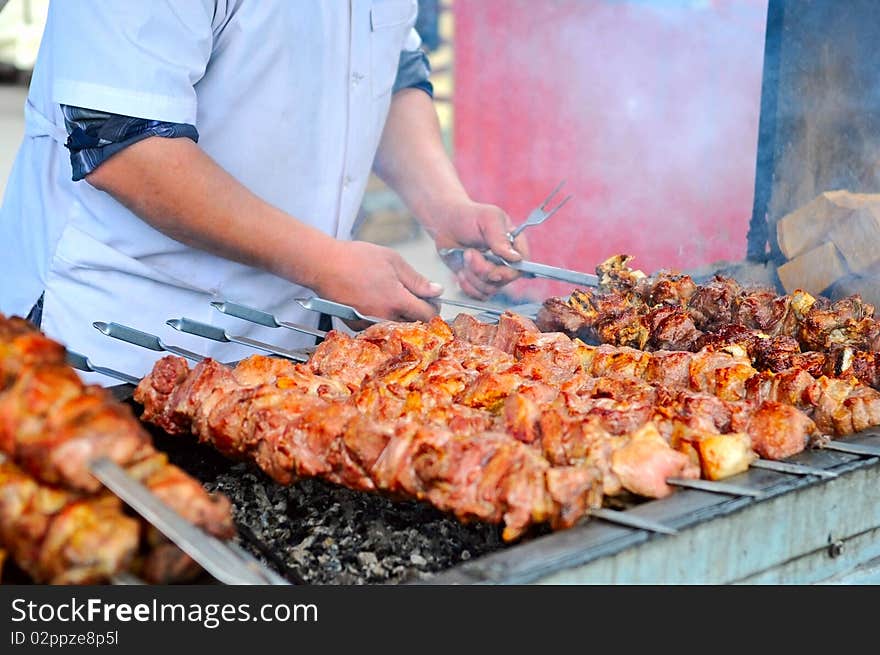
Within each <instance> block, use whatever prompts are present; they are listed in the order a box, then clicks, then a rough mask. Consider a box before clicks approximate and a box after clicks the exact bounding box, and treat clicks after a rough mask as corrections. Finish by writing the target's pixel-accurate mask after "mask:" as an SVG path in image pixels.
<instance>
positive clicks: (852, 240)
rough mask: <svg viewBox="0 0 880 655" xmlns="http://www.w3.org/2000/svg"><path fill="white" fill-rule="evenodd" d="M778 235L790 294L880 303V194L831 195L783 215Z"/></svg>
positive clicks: (782, 274) (781, 274)
mask: <svg viewBox="0 0 880 655" xmlns="http://www.w3.org/2000/svg"><path fill="white" fill-rule="evenodd" d="M776 237H777V240H778V242H779V248H780V250H781V251H782V254H783V255H785V257H786V259H788V261H787V262H786V263H785V264H783V265H782V266H780V267H779V269H778V270H777V273H778V274H779V279H780V281H781V282H782V286H783V287H785V290H786V292H788V293H791V292H792V291H794V290H795V289H804V290H806V291H808V292H810V293H812V294H824V295H829V296H831V297H842V296H846V295H850V294H854V293H858V294H861V296H862V298H864V299H865V300H866V301H868V302H870V303H872V304H875V305H880V194H868V193H851V192H849V191H826V192H825V193H823V194H821V195H819V196H818V197H817V198H815V199H814V200H813V201H811V202H810V203H808V204H806V205H804V206H803V207H801V208H799V209H797V210H795V211H793V212H791V213H790V214H788V215H786V216H784V217H782V218H781V219H780V220H779V222H778V223H777V224H776Z"/></svg>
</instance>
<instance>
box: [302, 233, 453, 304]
mask: <svg viewBox="0 0 880 655" xmlns="http://www.w3.org/2000/svg"><path fill="white" fill-rule="evenodd" d="M326 260H327V263H328V266H327V273H326V274H325V275H324V276H322V278H321V279H319V280H317V281H316V284H315V285H314V287H313V288H314V289H315V291H317V293H318V294H319V295H320V296H321V297H323V298H327V299H328V300H335V301H336V302H341V303H344V304H346V305H351V306H352V307H355V308H356V309H357V310H358V311H359V312H361V313H362V314H365V315H367V316H378V317H379V318H387V319H391V320H397V321H428V320H430V319H431V317H432V316H434V315H436V314H437V308H436V307H435V306H434V305H432V304H431V303H430V302H427V301H426V300H424V298H433V297H435V296H439V295H440V294H441V293H442V292H443V287H441V286H440V285H439V284H437V283H435V282H431V281H430V280H427V279H426V278H424V277H422V276H421V275H419V274H418V273H417V272H416V271H415V269H413V268H412V267H411V266H410V265H409V264H407V263H406V261H404V259H403V257H401V256H400V255H399V254H397V253H396V252H394V251H393V250H391V249H390V248H383V247H382V246H377V245H374V244H372V243H367V242H365V241H335V242H334V244H333V246H332V247H331V251H330V252H328V253H326Z"/></svg>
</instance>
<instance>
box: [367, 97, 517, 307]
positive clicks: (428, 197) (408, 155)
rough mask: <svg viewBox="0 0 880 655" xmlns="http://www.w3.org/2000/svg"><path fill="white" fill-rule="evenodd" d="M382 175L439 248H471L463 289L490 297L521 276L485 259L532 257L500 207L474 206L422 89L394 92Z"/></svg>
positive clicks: (380, 160)
mask: <svg viewBox="0 0 880 655" xmlns="http://www.w3.org/2000/svg"><path fill="white" fill-rule="evenodd" d="M375 169H376V172H377V174H378V175H379V176H380V177H381V178H382V179H383V180H385V182H387V183H388V185H389V186H391V187H392V188H393V189H394V190H395V191H397V192H398V193H399V194H400V196H401V198H402V199H403V201H404V202H405V203H406V204H407V206H408V207H409V208H410V209H411V210H412V212H413V213H414V214H415V215H416V217H417V218H418V219H419V221H420V222H421V223H422V225H423V226H424V227H425V229H426V230H427V231H428V233H429V234H430V235H431V236H432V237H433V238H434V240H435V241H436V243H437V247H438V248H454V247H465V248H468V249H469V250H468V251H467V252H466V254H465V267H464V268H463V269H461V270H460V271H458V272H457V279H458V282H459V284H460V285H461V287H462V289H463V290H464V291H465V292H466V293H468V294H469V295H472V296H475V297H480V298H485V297H488V296H490V295H492V294H494V293H496V292H497V291H498V289H500V288H501V287H502V286H503V285H505V284H507V283H508V282H510V281H511V280H513V279H514V278H516V276H517V274H516V272H515V271H512V270H511V269H509V268H507V267H505V266H495V265H493V264H491V263H489V262H488V261H486V259H485V258H483V257H482V255H480V253H479V250H483V249H485V248H489V249H491V250H492V251H493V252H494V253H495V254H496V255H499V256H500V257H503V258H504V259H507V260H508V261H517V260H519V259H521V258H522V255H524V254H527V252H528V249H527V245H526V241H525V239H524V238H523V236H522V235H520V236H519V237H518V238H517V240H516V242H515V244H514V247H511V245H510V243H509V242H508V240H507V232H508V231H509V230H510V229H511V228H512V227H513V225H512V223H511V221H510V218H509V217H508V216H507V214H506V213H504V211H503V210H501V209H500V208H498V207H495V206H493V205H486V204H481V203H476V202H473V201H472V200H471V199H470V197H469V196H468V194H467V192H466V191H465V189H464V186H463V185H462V183H461V181H460V180H459V178H458V174H457V173H456V171H455V167H454V166H453V164H452V162H451V161H450V159H449V156H448V155H447V154H446V150H445V148H444V147H443V141H442V139H441V135H440V125H439V122H438V120H437V113H436V111H435V110H434V105H433V103H432V101H431V98H430V97H429V96H428V95H427V94H426V93H423V92H422V91H420V90H417V89H404V90H402V91H400V92H398V93H395V94H394V98H393V99H392V101H391V110H390V112H389V115H388V121H387V123H386V124H385V130H384V132H383V133H382V140H381V142H380V144H379V150H378V153H377V155H376V162H375Z"/></svg>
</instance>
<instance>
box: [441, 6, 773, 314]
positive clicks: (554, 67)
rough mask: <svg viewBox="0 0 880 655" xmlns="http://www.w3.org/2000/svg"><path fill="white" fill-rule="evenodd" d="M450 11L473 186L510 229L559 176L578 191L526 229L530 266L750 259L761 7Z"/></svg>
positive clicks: (461, 128) (461, 148) (535, 286)
mask: <svg viewBox="0 0 880 655" xmlns="http://www.w3.org/2000/svg"><path fill="white" fill-rule="evenodd" d="M453 7H454V9H455V11H456V97H455V101H456V138H455V153H456V159H457V164H458V165H459V169H460V171H461V173H462V177H463V179H464V180H465V182H466V184H467V185H468V187H469V189H470V190H471V192H472V193H473V194H474V195H475V196H477V197H479V198H480V199H482V200H486V201H491V202H496V203H498V204H500V205H501V206H503V207H504V208H505V209H507V211H508V212H509V213H511V215H512V217H513V218H514V221H515V222H518V221H520V220H522V219H523V218H524V217H525V216H526V214H527V213H528V211H529V210H530V209H531V207H533V206H534V205H535V204H536V203H537V202H538V201H539V200H540V199H542V198H543V197H544V196H545V195H546V194H547V193H548V192H549V191H550V189H552V188H553V187H554V186H555V184H556V183H557V182H558V181H559V180H560V179H566V180H567V182H568V183H567V185H566V189H565V191H566V192H567V193H573V194H574V195H575V197H574V199H573V200H572V201H571V202H570V203H569V205H567V206H566V208H565V209H563V210H562V211H560V212H559V214H557V215H556V216H554V217H553V218H552V219H551V220H550V222H548V223H546V224H545V225H542V226H541V227H538V228H532V230H531V232H530V240H531V243H532V258H533V259H536V260H538V261H542V262H546V263H549V264H554V265H558V266H566V267H569V268H577V269H580V270H592V268H594V267H595V265H596V264H597V263H599V262H601V261H602V260H604V259H605V258H606V257H608V256H610V255H612V254H615V253H619V252H625V253H629V254H632V255H635V256H636V260H635V261H634V262H633V263H634V264H635V265H636V266H638V267H639V268H642V269H644V270H646V271H652V270H656V269H658V268H693V267H697V266H701V265H704V264H707V263H710V262H712V261H715V260H720V259H733V260H736V259H742V258H743V257H744V256H745V252H746V231H747V229H748V222H749V217H750V215H751V211H752V200H753V190H754V179H755V178H754V175H755V158H756V148H757V130H758V117H759V110H760V94H761V71H762V61H763V48H764V31H765V25H766V13H767V2H766V0H751V1H747V0H739V1H727V0H717V1H708V0H702V1H683V0H682V1H666V2H656V1H655V2H635V1H609V0H606V1H600V0H589V1H588V0H584V1H576V0H558V1H556V2H541V3H536V2H529V1H528V0H514V1H509V0H508V1H503V2H502V1H499V0H489V1H486V2H479V3H477V2H469V1H468V0H458V1H457V2H456V3H455V4H454V5H453ZM567 290H569V287H568V285H555V284H553V285H548V284H542V283H538V282H527V283H518V286H517V287H515V289H514V293H519V294H522V295H524V296H526V297H532V298H539V297H542V296H544V295H546V294H547V293H559V292H565V291H567Z"/></svg>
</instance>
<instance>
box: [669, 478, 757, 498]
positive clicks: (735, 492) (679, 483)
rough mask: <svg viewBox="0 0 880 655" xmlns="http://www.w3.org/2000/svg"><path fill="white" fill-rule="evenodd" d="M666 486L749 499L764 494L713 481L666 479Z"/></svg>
mask: <svg viewBox="0 0 880 655" xmlns="http://www.w3.org/2000/svg"><path fill="white" fill-rule="evenodd" d="M666 484H668V485H671V486H673V487H682V488H684V489H696V490H698V491H708V492H709V493H713V494H727V495H728V496H749V497H751V498H760V497H761V496H763V495H764V492H763V491H761V490H759V489H750V488H749V487H743V486H740V485H738V484H728V483H727V482H716V481H714V480H691V479H690V478H666Z"/></svg>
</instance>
